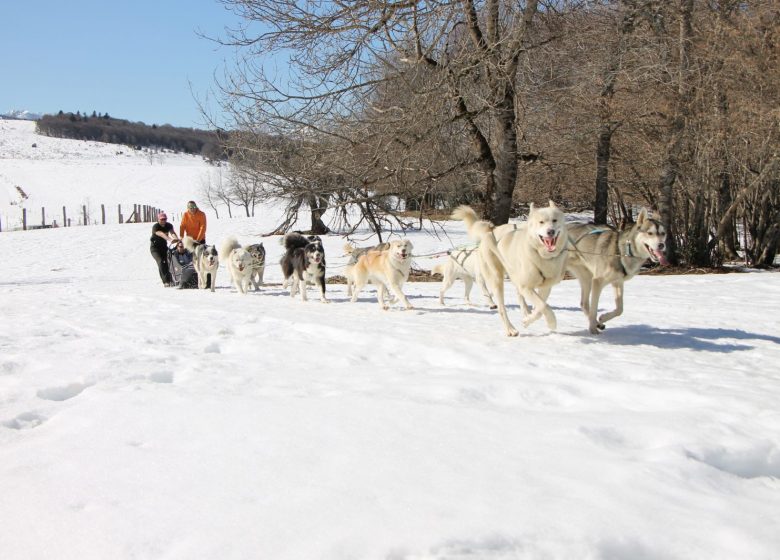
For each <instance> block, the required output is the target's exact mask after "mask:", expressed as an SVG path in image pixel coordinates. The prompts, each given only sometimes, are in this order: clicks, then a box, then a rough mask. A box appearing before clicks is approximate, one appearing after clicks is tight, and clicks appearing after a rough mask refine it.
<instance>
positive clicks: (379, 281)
mask: <svg viewBox="0 0 780 560" xmlns="http://www.w3.org/2000/svg"><path fill="white" fill-rule="evenodd" d="M412 248H413V247H412V242H411V241H409V240H408V239H395V240H393V241H391V242H390V243H389V246H388V247H387V248H386V249H385V250H383V251H368V252H367V253H364V254H363V255H361V256H360V258H359V259H358V260H357V262H356V263H355V264H352V265H347V268H346V272H345V274H346V276H347V282H348V283H350V282H352V283H354V285H355V288H354V290H353V292H352V302H353V303H354V302H356V301H357V297H358V295H359V294H360V291H361V290H362V289H363V288H364V287H365V285H366V284H367V283H368V282H369V280H370V281H372V282H373V283H374V284H376V287H377V289H376V297H377V302H378V303H379V307H381V308H382V309H383V310H387V309H388V308H389V306H388V304H387V303H386V302H385V290H389V291H390V292H391V293H392V294H393V295H395V297H396V299H397V300H398V301H400V302H402V303H403V304H404V307H405V308H406V309H412V304H411V303H410V302H409V299H408V298H407V297H406V296H405V295H404V293H403V285H404V283H405V282H406V281H407V280H408V279H409V272H410V271H411V269H412Z"/></svg>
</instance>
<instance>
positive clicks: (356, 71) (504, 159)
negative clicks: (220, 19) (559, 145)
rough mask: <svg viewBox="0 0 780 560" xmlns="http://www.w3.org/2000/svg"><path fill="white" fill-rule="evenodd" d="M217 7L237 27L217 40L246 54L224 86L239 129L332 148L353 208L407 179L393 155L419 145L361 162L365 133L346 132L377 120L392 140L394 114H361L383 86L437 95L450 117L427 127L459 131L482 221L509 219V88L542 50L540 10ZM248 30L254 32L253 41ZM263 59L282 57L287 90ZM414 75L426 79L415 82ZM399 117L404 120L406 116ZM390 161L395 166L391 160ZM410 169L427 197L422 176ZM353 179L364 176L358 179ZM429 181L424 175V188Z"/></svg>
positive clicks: (279, 4) (291, 4) (266, 3)
mask: <svg viewBox="0 0 780 560" xmlns="http://www.w3.org/2000/svg"><path fill="white" fill-rule="evenodd" d="M223 3H224V4H226V5H227V6H228V7H230V8H231V9H233V10H234V11H235V12H236V13H237V14H239V15H240V16H241V17H242V18H244V20H245V22H246V25H243V26H241V28H240V29H239V30H237V31H235V32H233V33H232V34H231V35H230V36H229V37H227V38H224V39H223V42H225V43H229V44H232V45H235V46H238V47H240V48H241V49H243V53H244V56H243V58H242V59H241V60H239V61H238V63H237V64H236V67H235V68H234V71H233V72H232V73H229V74H228V75H226V76H225V80H224V81H223V83H222V84H221V92H222V100H223V108H224V109H226V110H227V112H228V113H229V114H231V115H232V117H233V120H234V125H235V127H236V128H238V129H241V130H252V131H257V130H258V129H261V128H266V129H267V128H269V127H272V128H273V132H274V133H275V134H276V133H278V134H284V135H289V134H294V133H295V132H296V131H298V130H300V129H302V128H303V129H305V130H307V131H308V132H309V133H310V134H313V133H316V134H318V135H320V136H321V138H325V137H327V138H329V139H331V141H333V142H335V143H336V144H340V145H341V146H340V150H341V153H342V154H348V155H350V156H355V157H353V158H352V159H351V161H348V162H347V161H344V158H342V161H343V162H344V163H345V164H346V163H348V164H349V165H343V166H342V167H343V169H340V170H339V172H340V173H344V175H345V177H347V178H349V180H350V181H351V182H353V186H354V191H353V194H354V195H355V198H356V199H358V200H359V199H360V198H361V197H363V196H364V195H367V196H368V197H373V196H375V193H376V189H377V188H380V183H382V184H383V185H384V187H388V186H389V185H390V184H392V183H393V180H394V178H398V177H403V176H404V175H408V173H409V172H408V171H407V170H406V169H404V168H402V167H400V166H399V167H396V166H395V165H396V164H397V165H400V163H401V162H403V160H404V159H405V158H403V157H398V156H399V155H400V153H401V152H403V151H406V153H407V154H408V155H412V156H413V155H414V154H415V150H418V149H419V143H416V142H411V143H410V142H404V141H400V142H392V141H385V142H379V143H375V144H374V145H373V147H374V148H375V149H379V150H380V151H378V152H377V151H375V152H374V153H370V154H369V153H366V152H365V151H363V153H360V154H359V153H358V152H359V150H358V149H357V148H358V147H359V146H361V145H362V143H363V142H362V141H363V140H364V137H363V136H361V134H365V132H366V129H365V127H361V126H357V127H346V128H345V126H344V125H345V123H349V124H350V125H352V124H354V123H361V122H362V123H367V122H372V123H374V124H376V123H377V122H380V121H381V122H382V123H383V125H382V126H380V127H379V128H380V130H384V131H389V130H391V126H392V123H393V121H394V120H395V121H398V120H399V119H398V117H399V114H398V113H397V112H394V111H387V108H383V109H382V110H383V111H386V112H384V113H377V112H374V113H373V114H371V112H370V108H371V107H372V104H373V102H374V101H376V99H377V96H378V94H379V91H380V89H381V88H382V87H384V85H385V84H387V83H388V82H391V81H393V82H398V83H402V84H403V87H402V88H399V89H404V90H405V91H406V92H407V93H408V94H409V95H411V96H413V97H414V100H415V101H419V100H422V99H431V98H434V97H435V98H441V99H443V100H444V101H445V103H446V105H447V106H448V111H447V112H444V113H438V114H432V115H431V116H435V117H436V121H437V122H435V124H434V123H432V125H433V126H432V128H433V129H434V130H442V129H443V128H445V126H446V125H450V126H452V125H457V126H458V127H459V128H460V131H459V132H460V134H462V135H463V136H462V137H463V138H465V139H466V140H467V141H468V143H469V145H470V150H471V153H470V154H469V157H468V158H467V160H466V162H460V164H461V165H463V164H464V163H465V164H468V165H472V166H473V167H474V168H475V169H477V170H478V171H479V173H480V175H481V181H482V197H483V200H484V203H485V209H486V210H485V211H486V214H487V215H488V216H489V217H490V218H491V219H493V220H494V221H495V222H496V223H504V222H506V221H507V220H508V218H509V215H510V212H511V210H512V196H513V193H514V190H515V185H516V183H517V177H518V175H517V173H518V162H519V161H520V153H519V150H518V142H517V138H518V136H517V135H518V128H520V127H521V124H522V123H521V122H520V121H519V120H518V115H519V112H518V111H517V91H516V88H515V79H516V75H517V71H518V68H519V65H520V62H521V60H522V57H523V56H524V54H525V53H526V52H527V50H528V49H529V48H533V46H534V45H535V44H537V43H541V42H545V41H546V40H548V37H547V36H546V34H545V32H544V30H543V29H542V28H540V29H537V30H535V32H534V33H531V26H532V22H533V20H534V16H535V15H536V13H537V5H538V0H528V1H525V2H510V1H503V0H491V1H489V2H485V3H477V2H473V1H472V0H463V1H461V2H452V3H449V2H433V1H421V2H416V1H389V0H381V1H377V2H355V3H341V2H332V3H319V2H311V3H309V2H303V3H302V2H297V1H294V0H223ZM549 9H551V10H552V9H554V6H552V5H551V6H550V7H549ZM254 24H260V26H259V27H255V26H254ZM255 29H262V30H263V31H260V32H257V33H253V31H254V30H255ZM268 53H289V57H290V58H289V60H290V71H289V76H288V77H289V82H288V85H287V86H286V87H282V86H280V85H279V83H278V81H277V80H276V79H275V78H276V77H275V76H273V75H271V73H270V71H269V69H268V68H266V67H264V66H263V65H262V60H263V58H262V56H261V55H265V54H268ZM423 72H425V73H427V76H426V79H424V80H418V79H415V78H416V77H419V76H420V75H421V74H422V73H423ZM418 105H427V103H426V102H424V101H423V102H420V103H418ZM409 106H414V103H412V102H410V103H409ZM403 112H405V113H406V114H405V115H402V116H404V117H406V119H405V120H406V122H410V119H409V112H408V111H407V110H405V109H404V110H403ZM380 115H381V118H380ZM416 115H418V116H419V115H420V113H419V112H417V113H416ZM402 120H403V119H402ZM426 134H427V133H426V132H423V134H422V136H425V135H426ZM407 140H408V138H407ZM320 143H322V142H320ZM391 151H392V152H393V153H392V154H391V155H392V156H393V157H388V154H390V152H391ZM358 156H360V157H358ZM370 164H373V165H374V167H373V168H371V167H370ZM390 164H392V165H390ZM408 167H409V169H410V170H411V172H412V173H414V174H415V175H417V176H416V177H415V178H414V181H416V182H418V184H419V185H421V186H423V188H422V190H423V191H424V190H425V182H426V178H425V175H426V171H425V170H420V169H418V167H417V166H415V165H411V166H408ZM445 167H446V166H445ZM385 168H387V169H385ZM360 171H363V172H368V171H371V173H363V175H364V176H362V177H361V176H358V175H359V172H360ZM383 172H384V173H383ZM438 173H439V172H432V173H431V175H433V176H432V177H430V178H427V182H428V185H427V186H430V183H431V182H433V179H434V178H437V177H435V176H436V175H437V174H438ZM420 177H423V179H422V180H420ZM437 179H438V178H437ZM402 184H404V181H401V180H399V181H396V185H402ZM388 190H392V189H388ZM385 198H386V194H385Z"/></svg>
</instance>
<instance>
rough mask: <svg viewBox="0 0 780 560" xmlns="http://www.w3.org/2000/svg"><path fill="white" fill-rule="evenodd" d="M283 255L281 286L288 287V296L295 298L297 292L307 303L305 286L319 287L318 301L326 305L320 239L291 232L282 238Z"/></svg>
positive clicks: (323, 262) (323, 252) (323, 253)
mask: <svg viewBox="0 0 780 560" xmlns="http://www.w3.org/2000/svg"><path fill="white" fill-rule="evenodd" d="M281 241H282V244H283V245H284V248H285V253H284V255H283V256H282V260H281V263H280V264H281V265H282V273H283V274H284V283H283V286H284V287H285V288H286V287H287V286H289V287H290V296H291V297H295V295H296V294H297V293H298V290H300V292H301V299H302V300H303V301H307V299H308V298H307V297H306V284H307V283H310V284H314V285H316V286H319V287H320V301H321V302H322V303H328V299H327V298H326V297H325V248H324V247H323V246H322V239H320V238H319V237H318V236H316V235H308V236H307V235H303V234H301V233H298V232H291V233H288V234H287V235H285V236H284V237H283V238H282V240H281Z"/></svg>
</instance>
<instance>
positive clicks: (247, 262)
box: [219, 236, 252, 294]
mask: <svg viewBox="0 0 780 560" xmlns="http://www.w3.org/2000/svg"><path fill="white" fill-rule="evenodd" d="M219 258H220V260H221V261H223V262H224V263H226V264H225V266H226V267H227V269H228V272H229V273H230V280H231V282H232V283H233V285H234V286H235V287H236V289H237V290H238V291H239V292H241V293H242V294H246V292H247V290H248V289H249V278H250V276H251V274H252V255H250V254H249V253H248V252H247V251H246V249H244V248H242V247H241V244H240V243H239V242H238V240H237V239H236V238H235V237H233V236H231V237H228V238H227V239H225V241H223V242H222V245H220V247H219Z"/></svg>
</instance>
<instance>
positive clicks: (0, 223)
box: [0, 219, 3, 232]
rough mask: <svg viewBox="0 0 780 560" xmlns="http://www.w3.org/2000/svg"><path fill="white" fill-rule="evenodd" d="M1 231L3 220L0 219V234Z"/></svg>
mask: <svg viewBox="0 0 780 560" xmlns="http://www.w3.org/2000/svg"><path fill="white" fill-rule="evenodd" d="M1 231H3V220H2V219H0V232H1Z"/></svg>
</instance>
